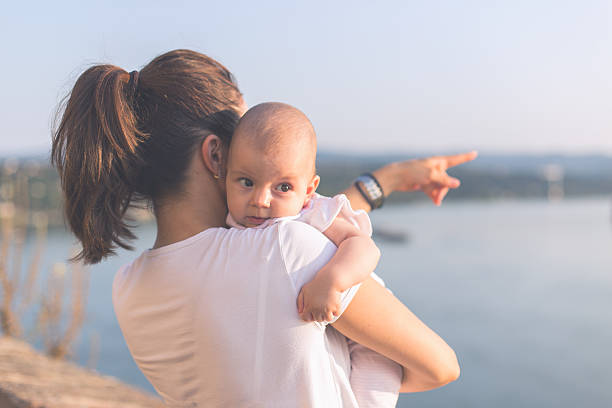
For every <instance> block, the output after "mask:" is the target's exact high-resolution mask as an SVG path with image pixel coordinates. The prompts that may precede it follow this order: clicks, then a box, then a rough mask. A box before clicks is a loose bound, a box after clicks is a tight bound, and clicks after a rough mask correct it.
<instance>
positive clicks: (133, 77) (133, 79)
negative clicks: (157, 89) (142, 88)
mask: <svg viewBox="0 0 612 408" xmlns="http://www.w3.org/2000/svg"><path fill="white" fill-rule="evenodd" d="M139 76H140V75H139V73H138V71H132V72H130V80H129V81H128V89H129V90H130V94H131V95H135V94H136V88H138V77H139Z"/></svg>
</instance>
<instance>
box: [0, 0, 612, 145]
mask: <svg viewBox="0 0 612 408" xmlns="http://www.w3.org/2000/svg"><path fill="white" fill-rule="evenodd" d="M40 3H41V4H34V3H29V2H10V3H9V4H6V5H3V11H2V13H1V14H0V35H1V36H2V38H3V50H2V53H3V56H2V63H1V64H0V78H1V81H2V90H3V94H4V95H3V98H1V99H0V112H2V120H1V121H0V140H1V143H0V156H6V155H12V154H29V153H34V154H40V153H46V152H48V151H49V150H50V147H49V146H50V139H51V136H50V135H51V129H52V126H53V120H54V118H55V116H56V112H57V106H58V103H59V102H60V100H61V99H62V98H63V97H64V96H65V95H66V94H67V93H68V92H69V91H70V89H71V87H72V85H73V84H74V82H75V81H76V78H77V77H78V75H79V74H80V73H81V72H83V71H84V70H85V69H87V68H88V67H89V66H91V65H92V64H96V63H111V64H114V65H118V66H120V67H122V68H124V69H125V70H127V71H131V70H134V69H140V68H141V67H143V66H144V65H146V63H147V62H148V61H150V60H151V59H152V58H154V57H155V56H157V55H159V54H162V53H164V52H166V51H169V50H172V49H176V48H189V49H193V50H196V51H199V52H203V53H205V54H208V55H210V56H212V57H213V58H215V59H217V60H218V61H220V62H221V63H222V64H224V65H225V66H227V67H228V68H229V69H230V70H231V71H232V72H233V73H234V75H235V76H236V78H237V79H238V83H239V85H240V88H241V90H242V92H243V93H244V95H245V99H246V102H247V104H249V105H254V104H257V103H260V102H264V101H282V102H286V103H290V104H292V105H294V106H296V107H298V108H299V109H301V110H302V111H304V112H305V113H306V115H307V116H309V118H310V119H311V121H312V122H313V124H314V126H315V129H316V130H317V133H318V138H319V148H320V149H321V150H327V151H335V152H347V153H377V154H378V153H381V154H385V153H394V154H395V153H403V152H406V153H407V154H408V153H410V152H433V153H438V152H439V153H443V152H444V153H448V152H459V151H463V150H466V151H467V150H473V149H476V150H479V151H481V152H494V153H530V154H543V153H544V154H545V153H562V154H590V153H604V154H607V155H612V2H609V1H603V0H602V1H589V0H581V1H564V0H556V1H547V0H527V1H523V0H507V1H496V0H481V1H471V0H461V1H458V0H457V1H451V0H448V1H438V0H429V1H420V2H417V1H385V2H376V3H375V2H371V1H370V2H365V1H363V2H362V1H357V0H353V1H316V0H314V1H308V2H306V1H257V2H254V1H232V2H221V1H216V2H207V1H201V0H200V1H181V0H177V1H174V2H172V4H171V2H168V1H163V2H162V1H156V0H149V1H114V0H111V1H104V2H96V1H88V2H83V1H53V2H40Z"/></svg>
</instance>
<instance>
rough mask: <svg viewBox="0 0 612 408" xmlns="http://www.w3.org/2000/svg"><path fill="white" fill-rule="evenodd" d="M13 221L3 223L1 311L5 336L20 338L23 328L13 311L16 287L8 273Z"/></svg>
mask: <svg viewBox="0 0 612 408" xmlns="http://www.w3.org/2000/svg"><path fill="white" fill-rule="evenodd" d="M12 221H13V220H12V219H9V220H4V221H3V223H2V245H1V246H0V283H1V284H2V294H3V296H2V306H1V309H0V325H1V326H2V333H3V334H4V335H5V336H10V337H19V336H20V335H21V326H20V324H19V321H18V320H17V318H16V316H15V313H14V311H13V298H14V295H15V286H14V285H13V280H12V279H10V278H9V273H8V253H9V249H10V242H11V240H12V237H13V225H12Z"/></svg>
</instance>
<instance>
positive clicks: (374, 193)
mask: <svg viewBox="0 0 612 408" xmlns="http://www.w3.org/2000/svg"><path fill="white" fill-rule="evenodd" d="M355 187H357V190H359V192H360V193H361V195H362V196H363V198H365V200H366V201H367V202H368V204H370V208H371V209H372V210H375V209H377V208H380V207H382V205H383V202H384V201H385V194H384V193H383V189H382V187H381V186H380V183H379V182H378V180H376V177H374V176H373V175H372V174H371V173H364V174H362V175H361V176H359V177H357V179H355Z"/></svg>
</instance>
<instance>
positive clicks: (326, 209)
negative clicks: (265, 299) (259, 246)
mask: <svg viewBox="0 0 612 408" xmlns="http://www.w3.org/2000/svg"><path fill="white" fill-rule="evenodd" d="M337 217H341V218H343V219H344V220H346V221H348V222H350V223H351V224H353V225H354V226H355V227H357V228H359V229H360V230H361V231H363V232H365V233H366V234H367V235H368V236H371V235H372V224H371V222H370V218H369V217H368V215H367V213H366V212H365V211H363V210H359V211H355V210H353V209H352V208H351V204H350V202H349V200H348V198H347V197H346V196H345V195H344V194H339V195H336V196H334V197H325V196H322V195H320V194H315V195H314V196H313V198H312V199H311V200H310V201H309V203H308V204H307V206H306V207H304V208H303V209H302V211H300V213H299V214H298V215H296V216H292V217H282V218H276V219H269V220H266V221H265V222H264V223H262V224H261V225H259V226H257V227H256V228H257V229H259V228H265V227H267V226H270V225H272V224H274V223H275V222H278V221H279V220H285V219H293V220H296V221H300V222H304V223H306V224H309V225H311V226H313V227H314V228H316V229H317V230H319V231H321V232H324V231H325V230H327V229H328V228H329V227H330V226H331V224H332V223H333V221H334V220H335V219H336V218H337ZM227 224H228V225H229V226H231V227H235V228H244V227H243V226H241V225H239V224H238V223H236V221H234V219H233V218H232V216H231V215H229V214H228V216H227ZM372 277H373V278H374V279H375V280H377V281H378V282H379V283H380V284H381V285H383V286H385V284H384V282H383V280H382V279H381V278H380V277H378V275H376V274H374V273H372ZM298 290H299V288H298ZM330 323H333V321H332V322H330ZM347 342H348V347H349V352H350V357H351V374H350V383H351V388H352V390H353V393H354V394H355V398H356V399H357V403H358V405H359V407H360V408H368V407H372V408H381V407H383V408H384V407H395V405H396V404H397V399H398V396H399V389H400V386H401V382H402V367H401V366H400V365H399V364H397V363H396V362H394V361H392V360H390V359H388V358H386V357H384V356H382V355H381V354H378V353H376V352H375V351H373V350H370V349H368V348H367V347H365V346H362V345H361V344H359V343H356V342H354V341H352V340H350V339H347Z"/></svg>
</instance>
